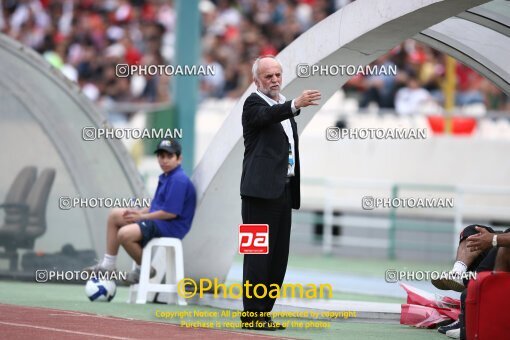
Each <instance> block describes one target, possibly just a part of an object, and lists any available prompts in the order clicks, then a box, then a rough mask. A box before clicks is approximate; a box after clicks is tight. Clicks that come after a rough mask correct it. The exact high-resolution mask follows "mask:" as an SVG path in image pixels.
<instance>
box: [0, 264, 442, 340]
mask: <svg viewBox="0 0 510 340" xmlns="http://www.w3.org/2000/svg"><path fill="white" fill-rule="evenodd" d="M239 260H240V259H239V258H238V257H236V259H235V261H239ZM445 266H446V264H444V265H442V264H422V263H411V262H402V261H383V260H381V261H376V260H359V259H356V260H354V259H338V258H328V257H320V258H313V257H299V256H293V257H291V259H290V262H289V268H294V269H303V270H306V269H314V270H320V271H326V272H327V271H331V270H332V268H334V270H335V271H337V272H342V273H352V274H357V275H367V276H378V275H384V270H385V268H400V269H403V268H406V269H409V270H413V269H416V270H417V269H421V270H425V269H428V270H438V269H443V268H444V267H445ZM127 297H128V288H127V287H120V286H119V287H118V288H117V295H116V296H115V298H114V300H113V301H112V302H110V303H102V302H94V303H92V302H89V301H88V299H87V298H86V296H85V291H84V285H73V284H52V283H27V282H14V281H0V302H1V303H5V304H14V305H21V306H33V307H46V308H55V309H63V310H72V311H80V312H87V313H95V314H99V315H105V316H116V317H122V318H133V319H138V320H146V321H156V322H169V323H174V324H179V323H180V322H181V321H186V322H194V321H200V322H209V321H211V319H208V318H201V317H186V318H184V319H179V318H175V317H174V318H158V317H157V316H156V315H159V314H160V312H177V311H189V312H191V314H193V313H194V311H209V312H211V311H216V312H218V315H220V314H221V312H222V310H220V309H216V308H211V307H206V306H193V305H188V306H185V307H180V306H176V305H165V304H146V305H137V304H127V303H126V301H127ZM334 299H341V300H354V301H372V302H391V303H404V302H405V301H403V299H399V298H391V297H382V296H371V295H363V294H349V293H342V292H334ZM277 320H278V321H287V322H289V323H290V322H292V321H295V322H303V325H304V324H306V323H307V322H310V321H312V320H310V319H296V318H294V319H281V318H278V319H277ZM215 321H219V322H220V324H221V325H224V324H225V323H226V322H233V321H234V322H237V321H238V320H237V319H232V318H229V317H218V318H217V319H215ZM326 324H327V327H322V328H308V329H304V328H297V327H289V328H288V329H287V330H284V331H277V332H262V333H264V334H266V335H269V336H276V337H277V336H283V337H290V338H300V339H446V337H445V336H444V335H442V334H439V333H438V332H437V330H435V329H431V330H428V329H416V328H413V327H408V326H403V325H400V324H398V323H380V322H376V321H374V322H369V321H366V320H363V321H362V320H356V319H355V318H351V319H348V320H343V319H340V320H337V321H331V322H326ZM223 329H228V330H233V329H232V328H225V327H224V328H223ZM236 331H237V329H236ZM238 331H240V332H246V331H244V330H238ZM257 333H260V332H257Z"/></svg>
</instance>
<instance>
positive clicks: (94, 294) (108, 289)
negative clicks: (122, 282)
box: [85, 278, 117, 302]
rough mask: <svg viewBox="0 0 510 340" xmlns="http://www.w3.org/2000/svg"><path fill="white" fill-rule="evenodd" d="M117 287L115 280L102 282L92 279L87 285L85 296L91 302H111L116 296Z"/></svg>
mask: <svg viewBox="0 0 510 340" xmlns="http://www.w3.org/2000/svg"><path fill="white" fill-rule="evenodd" d="M116 291H117V285H116V284H115V281H113V280H100V279H98V278H91V279H90V280H88V281H87V284H86V285H85V294H87V297H88V298H89V300H90V301H107V302H110V301H112V299H113V298H114V296H115V292H116Z"/></svg>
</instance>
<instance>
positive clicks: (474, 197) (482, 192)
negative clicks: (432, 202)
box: [294, 178, 510, 259]
mask: <svg viewBox="0 0 510 340" xmlns="http://www.w3.org/2000/svg"><path fill="white" fill-rule="evenodd" d="M408 193H411V195H406V194H408ZM445 193H447V194H448V195H450V196H452V197H453V198H454V206H453V208H446V209H432V208H415V209H410V208H399V207H390V208H388V209H375V210H363V209H362V202H361V200H362V197H363V196H367V195H373V196H377V197H387V198H389V199H393V198H399V197H406V196H407V197H410V196H413V197H425V196H427V195H428V196H431V195H432V196H435V197H438V196H439V195H440V194H441V195H443V196H444V194H445ZM497 196H502V197H500V198H498V197H497ZM302 197H303V198H304V199H303V203H302V207H301V211H304V212H301V213H299V212H298V213H296V214H295V218H294V219H295V220H296V221H297V222H299V223H308V224H322V225H323V235H322V251H323V253H324V254H331V253H332V251H333V247H334V246H355V247H366V248H379V249H386V251H387V256H388V258H390V259H394V258H395V257H396V249H399V248H400V249H418V248H419V247H420V242H415V243H410V242H407V243H404V242H400V243H398V242H397V232H398V231H416V232H425V233H427V232H429V233H444V234H446V235H449V236H453V237H452V240H453V241H452V244H451V246H449V247H444V246H443V247H441V246H440V245H427V249H432V248H433V249H434V251H438V252H447V253H449V254H451V255H453V257H455V254H456V249H457V245H458V238H457V237H455V236H454V235H458V234H459V233H460V231H461V230H462V229H463V228H464V227H465V226H464V222H465V221H466V219H468V220H470V221H478V222H479V223H482V222H484V221H493V220H499V221H510V209H509V208H508V206H509V204H510V187H495V186H454V185H433V184H422V183H393V182H390V181H368V180H354V179H337V178H304V179H303V180H302ZM307 197H308V199H307ZM495 198H496V200H494V199H495ZM310 211H313V212H322V215H320V214H316V213H313V214H310V213H309V212H310ZM307 212H308V213H307ZM338 213H342V214H343V215H342V216H335V214H338ZM352 216H355V217H352ZM334 225H341V226H342V228H365V229H369V230H370V229H371V230H374V231H375V230H386V231H387V234H386V235H387V236H386V238H383V239H381V238H365V237H356V236H343V235H340V236H333V226H334ZM422 246H423V243H422Z"/></svg>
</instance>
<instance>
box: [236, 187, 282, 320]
mask: <svg viewBox="0 0 510 340" xmlns="http://www.w3.org/2000/svg"><path fill="white" fill-rule="evenodd" d="M291 202H292V197H291V190H290V184H288V183H287V184H286V185H285V190H284V191H283V193H282V195H281V196H280V197H278V198H277V199H262V198H254V197H243V199H242V208H241V214H242V217H243V223H244V224H268V225H269V252H268V254H252V255H248V254H245V255H244V264H243V283H244V287H243V304H244V310H245V311H252V312H270V311H271V310H272V309H273V306H274V303H275V301H276V299H275V298H271V297H269V292H270V291H271V290H274V286H273V288H272V287H271V284H277V285H278V286H279V287H281V285H282V283H283V279H284V278H285V272H286V271H287V260H288V257H289V243H290V229H291V216H292V206H291ZM248 281H249V284H250V286H251V287H250V288H249V289H246V287H247V286H246V284H247V283H248ZM257 284H263V285H264V286H265V289H262V288H261V287H260V288H258V289H257V291H256V292H254V291H253V288H254V287H255V286H256V285H257ZM255 294H256V295H257V296H259V297H260V296H262V295H264V294H266V295H265V296H264V297H263V298H256V297H255ZM249 296H250V297H251V298H249Z"/></svg>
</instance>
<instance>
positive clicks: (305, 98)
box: [294, 90, 321, 110]
mask: <svg viewBox="0 0 510 340" xmlns="http://www.w3.org/2000/svg"><path fill="white" fill-rule="evenodd" d="M320 99H321V93H320V92H319V91H317V90H304V91H303V93H301V95H300V96H299V97H297V98H296V99H295V100H294V106H295V107H296V109H298V110H299V109H301V108H302V107H307V106H310V105H319V103H317V101H318V100H320Z"/></svg>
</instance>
